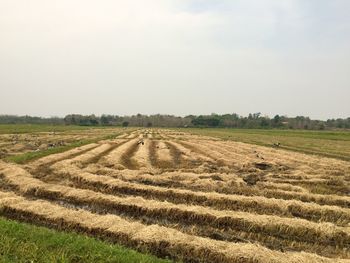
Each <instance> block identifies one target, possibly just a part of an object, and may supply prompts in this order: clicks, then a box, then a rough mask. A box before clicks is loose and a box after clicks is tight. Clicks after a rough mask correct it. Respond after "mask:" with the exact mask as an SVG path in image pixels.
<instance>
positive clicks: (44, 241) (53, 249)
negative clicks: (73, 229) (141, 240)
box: [0, 217, 170, 263]
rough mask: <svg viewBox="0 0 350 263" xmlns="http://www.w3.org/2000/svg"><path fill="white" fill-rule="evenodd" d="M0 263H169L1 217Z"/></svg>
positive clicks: (81, 237) (129, 250)
mask: <svg viewBox="0 0 350 263" xmlns="http://www.w3.org/2000/svg"><path fill="white" fill-rule="evenodd" d="M0 262H2V263H5V262H6V263H7V262H8V263H9V262H45V263H46V262H84V263H85V262H87V263H89V262H91V263H92V262H93V263H95V262H118V263H124V262H125V263H130V262H135V263H136V262H137V263H140V262H143V263H148V262H155V263H166V262H170V261H168V260H164V259H158V258H156V257H154V256H152V255H148V254H142V253H139V252H137V251H134V250H131V249H127V248H124V247H122V246H119V245H113V244H109V243H107V242H103V241H100V240H96V239H94V238H91V237H86V236H84V235H80V234H76V233H66V232H59V231H56V230H51V229H48V228H44V227H37V226H33V225H29V224H25V223H18V222H16V221H12V220H7V219H4V218H1V217H0Z"/></svg>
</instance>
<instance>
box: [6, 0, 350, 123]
mask: <svg viewBox="0 0 350 263" xmlns="http://www.w3.org/2000/svg"><path fill="white" fill-rule="evenodd" d="M349 14H350V1H349V0H264V1H261V0H221V1H218V0H147V1H144V0H128V1H121V0H100V1H96V0H50V1H47V0H31V1H27V0H0V96H1V100H0V114H18V115H25V114H28V115H35V116H44V117H49V116H64V115H66V114H70V113H80V114H96V115H101V114H104V113H105V114H115V115H131V114H137V113H142V114H157V113H161V114H174V115H180V116H185V115H189V114H211V113H218V114H221V113H238V114H240V115H244V116H245V115H248V113H255V112H261V113H262V114H263V115H265V114H266V115H269V116H271V117H272V116H274V115H276V114H280V115H287V116H290V117H293V116H297V115H303V116H309V117H311V118H313V119H328V118H338V117H340V118H345V117H350V15H349Z"/></svg>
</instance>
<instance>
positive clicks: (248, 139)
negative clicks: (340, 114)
mask: <svg viewBox="0 0 350 263" xmlns="http://www.w3.org/2000/svg"><path fill="white" fill-rule="evenodd" d="M180 130H181V131H184V132H186V131H187V132H191V133H193V134H199V135H206V136H213V137H218V138H221V139H224V140H233V141H240V142H245V143H251V144H257V145H262V146H269V147H273V144H274V143H277V142H279V143H281V146H280V148H282V149H286V150H292V151H297V152H303V153H308V154H317V155H321V156H325V157H332V158H338V159H343V160H348V161H350V131H305V130H262V129H220V128H217V129H211V128H210V129H193V128H192V129H180Z"/></svg>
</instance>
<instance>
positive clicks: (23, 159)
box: [5, 133, 120, 164]
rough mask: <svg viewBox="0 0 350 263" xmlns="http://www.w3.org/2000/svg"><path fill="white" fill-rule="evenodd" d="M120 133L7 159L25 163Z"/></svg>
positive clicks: (111, 137)
mask: <svg viewBox="0 0 350 263" xmlns="http://www.w3.org/2000/svg"><path fill="white" fill-rule="evenodd" d="M118 135H120V133H117V134H111V135H107V136H103V137H98V138H94V139H87V140H79V141H76V142H73V143H70V144H68V145H64V146H59V147H54V148H49V149H45V150H41V151H37V152H27V153H22V154H18V155H13V156H9V157H7V158H5V161H8V162H12V163H17V164H25V163H27V162H29V161H34V160H36V159H39V158H42V157H45V156H47V155H50V154H55V153H61V152H65V151H68V150H71V149H73V148H76V147H80V146H83V145H86V144H89V143H95V142H98V141H100V140H108V139H114V138H115V137H117V136H118Z"/></svg>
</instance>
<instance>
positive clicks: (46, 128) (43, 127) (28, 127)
mask: <svg viewBox="0 0 350 263" xmlns="http://www.w3.org/2000/svg"><path fill="white" fill-rule="evenodd" d="M91 128H101V127H100V126H96V127H91V126H75V125H48V124H0V134H10V133H14V134H19V133H35V132H65V131H74V130H87V129H91Z"/></svg>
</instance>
